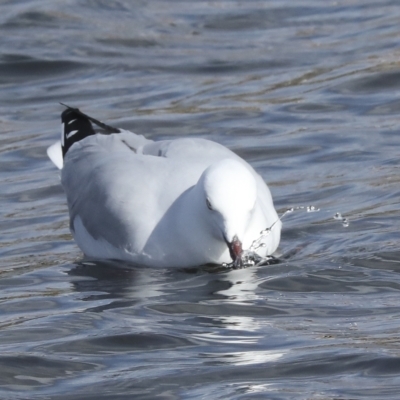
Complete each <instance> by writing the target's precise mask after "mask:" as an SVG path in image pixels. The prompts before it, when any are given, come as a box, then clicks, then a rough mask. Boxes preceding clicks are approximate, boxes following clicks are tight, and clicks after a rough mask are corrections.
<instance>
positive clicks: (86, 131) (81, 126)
mask: <svg viewBox="0 0 400 400" xmlns="http://www.w3.org/2000/svg"><path fill="white" fill-rule="evenodd" d="M60 104H61V105H63V106H64V107H66V108H67V109H66V110H64V111H63V113H62V114H61V141H58V142H56V143H54V144H53V145H51V146H50V147H49V148H48V149H47V155H48V156H49V158H50V160H51V161H52V162H53V163H54V164H55V165H56V167H57V168H59V169H61V168H62V167H63V164H64V162H63V160H64V157H65V155H66V154H67V151H68V149H69V148H70V147H71V146H72V145H73V144H74V143H75V142H79V141H80V140H82V139H84V138H85V137H87V136H91V135H94V134H96V132H95V131H94V129H93V126H92V123H93V124H95V125H97V126H98V127H100V128H102V129H103V130H104V131H105V132H104V133H120V132H121V131H120V130H119V129H117V128H114V127H112V126H110V125H106V124H104V123H103V122H101V121H98V120H97V119H94V118H92V117H90V116H89V115H86V114H84V113H83V112H82V111H80V110H79V109H78V108H73V107H70V106H67V105H66V104H63V103H60Z"/></svg>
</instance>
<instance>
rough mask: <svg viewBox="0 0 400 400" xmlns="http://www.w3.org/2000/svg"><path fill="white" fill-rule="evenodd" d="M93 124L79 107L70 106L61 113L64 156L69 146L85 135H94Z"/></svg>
mask: <svg viewBox="0 0 400 400" xmlns="http://www.w3.org/2000/svg"><path fill="white" fill-rule="evenodd" d="M94 134H95V131H94V130H93V127H92V124H91V123H90V121H89V120H88V119H87V118H86V117H84V116H82V115H81V113H80V112H79V110H78V109H74V108H72V107H68V108H67V109H66V110H64V111H63V112H62V114H61V147H62V152H63V157H65V155H66V154H67V151H68V150H69V148H70V147H71V146H72V145H73V144H74V143H76V142H79V141H80V140H82V139H84V138H85V137H88V136H91V135H94Z"/></svg>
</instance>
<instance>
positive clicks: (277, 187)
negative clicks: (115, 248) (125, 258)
mask: <svg viewBox="0 0 400 400" xmlns="http://www.w3.org/2000/svg"><path fill="white" fill-rule="evenodd" d="M0 11H1V12H0V42H1V53H0V85H1V96H0V111H1V114H0V152H1V156H0V157H1V158H0V177H1V179H0V196H1V202H0V211H1V219H0V232H1V236H0V299H1V302H0V315H1V318H0V398H2V399H27V398H29V399H96V400H97V399H156V398H157V399H398V398H399V393H400V334H399V331H400V274H399V272H400V240H399V239H400V233H399V216H400V206H399V195H400V189H399V187H400V186H399V183H400V178H399V161H398V160H399V150H400V138H399V128H400V118H399V112H400V47H399V43H400V28H399V27H400V7H399V3H398V1H396V0H392V1H390V0H353V1H347V0H338V1H317V0H308V1H307V0H299V1H297V0H296V1H295V0H283V1H272V0H265V1H250V0H249V1H219V0H217V1H172V0H170V1H166V0H158V1H156V0H154V1H139V0H137V1H129V0H111V1H106V0H70V1H61V0H52V1H42V0H40V1H39V0H5V1H2V2H1V4H0ZM60 101H61V102H65V103H67V104H71V105H73V106H76V107H80V108H81V109H82V110H83V111H85V112H87V113H89V114H92V115H93V116H94V117H96V118H99V119H102V120H104V121H107V122H109V123H110V124H113V125H117V126H120V127H122V128H126V129H131V130H134V131H135V132H137V133H141V134H145V135H147V137H149V138H152V139H165V138H176V137H184V136H187V135H191V136H197V137H204V138H208V139H212V140H215V141H217V142H220V143H222V144H224V145H226V146H228V147H229V148H231V149H233V150H234V151H235V152H237V153H238V154H239V155H241V156H242V157H244V158H245V159H246V160H248V161H249V162H250V163H251V164H252V165H253V166H254V167H255V168H256V169H257V171H259V173H260V174H261V175H262V176H263V178H264V179H265V180H266V181H267V182H268V184H269V186H270V188H271V190H272V193H273V196H274V199H275V204H276V207H277V209H278V210H279V212H280V213H283V212H284V211H285V210H286V209H288V208H289V207H297V206H301V205H303V206H308V205H311V204H312V205H314V206H315V207H317V208H319V209H320V211H319V212H314V213H307V212H305V211H296V212H294V213H291V214H290V215H287V216H286V217H285V218H284V227H283V232H282V241H281V245H280V248H279V258H280V262H279V263H278V264H274V265H270V266H257V267H249V268H246V269H240V270H223V269H215V268H210V267H207V266H206V267H201V268H198V269H190V270H178V269H162V270H159V269H150V268H141V267H134V266H130V265H126V264H125V265H124V264H122V263H104V262H103V263H102V262H88V261H87V260H84V259H83V258H82V255H81V253H80V251H79V249H78V247H77V246H76V245H75V244H74V242H73V241H72V238H71V235H70V233H69V228H68V216H67V207H66V200H65V196H64V193H63V190H62V188H61V186H60V182H59V174H58V172H57V170H56V169H55V168H54V167H53V165H52V164H51V163H50V161H49V160H48V159H47V157H46V152H45V150H46V147H47V146H49V145H50V144H52V142H53V141H54V140H55V139H56V138H58V132H59V114H60V112H61V111H62V107H61V106H60V105H59V104H58V102H60ZM337 212H339V213H341V215H342V216H343V218H347V219H348V221H349V226H347V227H346V226H344V225H345V224H343V220H340V219H338V218H336V219H335V218H334V216H335V214H336V213H337Z"/></svg>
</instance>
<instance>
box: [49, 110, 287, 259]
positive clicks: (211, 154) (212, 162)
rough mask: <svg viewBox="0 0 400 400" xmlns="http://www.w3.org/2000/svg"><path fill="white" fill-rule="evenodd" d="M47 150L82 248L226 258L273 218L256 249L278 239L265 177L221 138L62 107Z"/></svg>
mask: <svg viewBox="0 0 400 400" xmlns="http://www.w3.org/2000/svg"><path fill="white" fill-rule="evenodd" d="M91 122H93V123H94V124H96V125H99V126H100V127H102V128H104V129H105V132H106V133H107V134H100V133H95V131H94V130H93V127H92V124H91ZM47 153H48V155H49V157H50V159H51V160H52V161H53V162H54V164H55V165H56V166H57V167H58V168H60V169H61V182H62V185H63V187H64V190H65V192H66V195H67V201H68V207H69V214H70V227H71V232H72V234H73V236H74V238H75V241H76V242H77V244H78V246H79V247H80V248H81V250H82V251H83V252H84V253H85V255H86V256H88V257H92V258H97V259H117V260H127V261H130V262H133V263H136V264H142V265H147V266H155V267H190V266H198V265H202V264H208V263H213V264H222V263H229V262H230V261H232V260H234V261H235V260H237V259H240V257H241V255H242V252H243V250H245V249H248V248H249V247H250V246H251V244H252V243H253V241H254V240H255V239H257V238H258V237H259V236H260V232H261V231H263V230H265V229H266V228H268V227H271V226H272V227H273V228H272V229H271V231H270V232H269V234H268V235H266V236H264V237H263V238H262V243H263V247H259V248H257V250H256V253H257V254H258V255H259V256H261V257H265V256H267V255H271V254H272V253H273V252H274V251H275V250H276V248H277V247H278V244H279V240H280V232H281V221H280V220H279V217H278V215H277V213H276V211H275V209H274V206H273V202H272V197H271V193H270V191H269V189H268V187H267V185H266V184H265V182H264V181H263V179H262V178H261V177H260V176H259V175H258V174H257V173H256V172H255V171H254V169H253V168H252V167H251V166H250V165H249V164H248V163H247V162H246V161H244V160H243V159H242V158H240V157H239V156H237V155H236V154H234V153H233V152H232V151H230V150H229V149H227V148H226V147H224V146H222V145H220V144H218V143H215V142H213V141H210V140H205V139H200V138H182V139H175V140H162V141H157V142H155V141H152V140H149V139H146V138H144V137H143V136H142V135H137V134H134V133H132V132H129V131H126V130H122V129H117V128H113V127H110V126H108V125H105V124H103V123H101V122H100V121H97V120H95V119H94V118H91V117H89V116H87V115H86V114H83V113H82V112H81V111H79V110H78V109H75V108H70V107H68V108H67V109H66V110H65V111H64V112H63V114H62V132H61V142H57V143H55V144H54V145H52V146H50V147H49V149H48V151H47Z"/></svg>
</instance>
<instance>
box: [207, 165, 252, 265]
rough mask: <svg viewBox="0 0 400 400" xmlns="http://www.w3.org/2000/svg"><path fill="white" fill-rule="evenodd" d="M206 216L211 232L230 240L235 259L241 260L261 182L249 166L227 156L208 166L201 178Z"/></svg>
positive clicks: (227, 240)
mask: <svg viewBox="0 0 400 400" xmlns="http://www.w3.org/2000/svg"><path fill="white" fill-rule="evenodd" d="M200 182H201V186H202V188H203V190H202V193H203V195H204V197H203V198H202V199H201V201H202V203H203V204H202V207H204V210H205V211H204V212H203V215H205V219H206V220H207V221H208V224H207V225H208V226H209V228H210V230H211V234H212V236H213V237H214V239H216V240H220V241H223V242H225V243H226V245H227V247H228V249H229V254H230V256H231V258H232V260H233V261H236V260H237V259H240V256H241V254H242V252H243V248H242V243H243V241H244V236H245V234H246V230H247V228H248V226H249V224H250V222H251V218H252V215H253V213H254V209H255V206H256V201H257V183H256V180H255V177H254V175H253V173H252V172H251V170H250V169H249V167H247V166H246V165H244V164H243V163H242V162H241V161H238V160H235V159H223V160H221V161H218V162H217V163H215V164H213V165H211V166H210V167H208V168H207V169H206V170H205V171H204V173H203V175H202V178H201V179H200Z"/></svg>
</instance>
